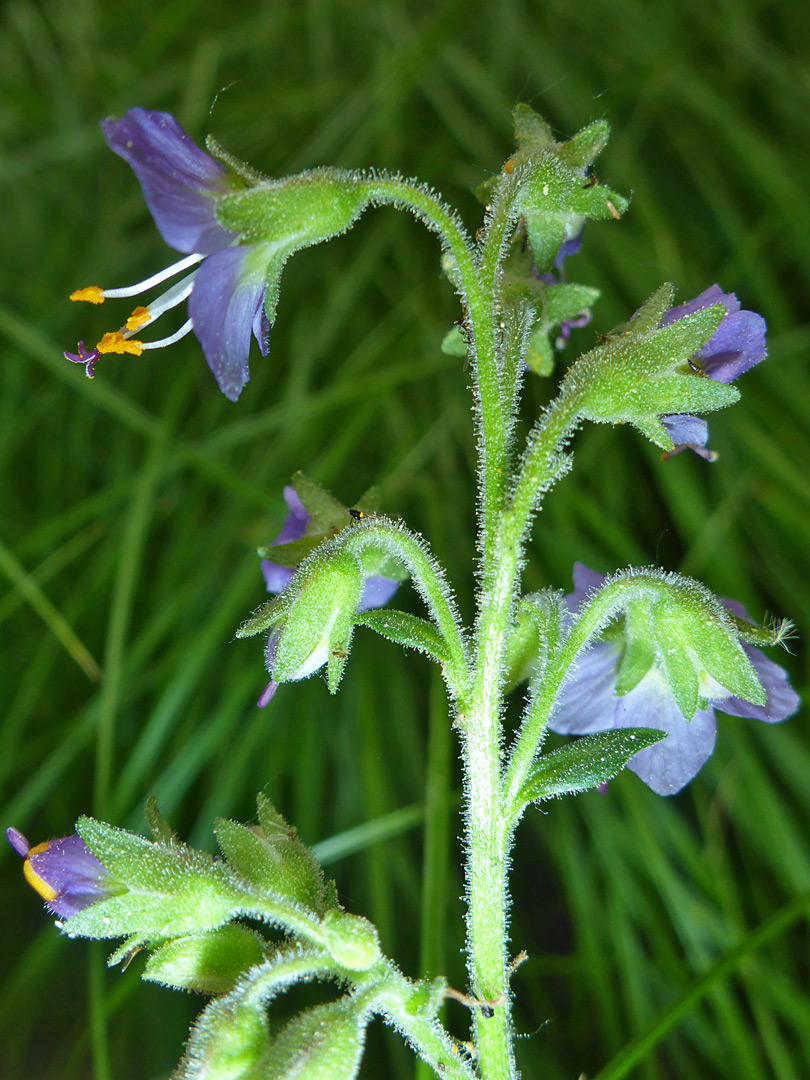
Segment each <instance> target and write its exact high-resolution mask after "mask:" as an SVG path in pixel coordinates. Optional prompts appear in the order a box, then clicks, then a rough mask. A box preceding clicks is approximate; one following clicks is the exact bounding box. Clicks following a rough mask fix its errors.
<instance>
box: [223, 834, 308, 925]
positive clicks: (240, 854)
mask: <svg viewBox="0 0 810 1080" xmlns="http://www.w3.org/2000/svg"><path fill="white" fill-rule="evenodd" d="M214 833H215V834H216V838H217V843H218V844H219V846H220V848H221V850H222V854H223V855H224V856H225V858H226V859H227V861H228V862H229V863H230V865H231V866H232V867H233V868H234V870H236V871H237V872H238V873H239V874H241V875H242V877H244V878H245V879H246V880H247V881H249V882H251V884H253V885H256V886H258V887H259V888H260V889H262V890H265V889H267V890H270V891H272V892H274V893H275V894H276V895H277V896H284V897H288V898H289V899H290V900H293V901H295V902H296V903H299V904H303V905H304V906H305V907H306V908H309V909H310V910H311V911H313V912H314V913H315V914H316V915H318V916H319V917H320V916H321V915H323V913H324V911H325V910H326V909H325V906H324V896H325V892H326V888H325V883H324V878H323V871H322V870H321V868H320V866H319V864H318V862H317V860H316V859H315V856H314V855H313V854H312V852H311V851H310V850H309V848H307V847H306V846H305V845H304V844H303V843H302V842H301V841H300V840H299V839H298V836H297V834H296V832H295V829H291V828H289V826H287V827H286V828H282V827H281V826H280V825H277V826H275V827H273V828H271V829H269V830H267V829H265V828H262V829H261V831H259V830H254V829H251V828H248V827H247V826H246V825H240V824H239V823H238V822H236V821H230V820H228V819H227V818H219V819H217V821H216V822H215V823H214Z"/></svg>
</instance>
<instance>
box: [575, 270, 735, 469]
mask: <svg viewBox="0 0 810 1080" xmlns="http://www.w3.org/2000/svg"><path fill="white" fill-rule="evenodd" d="M672 295H673V294H672V286H669V285H665V286H662V288H661V289H659V290H658V292H657V293H655V294H654V295H653V297H652V298H651V299H650V300H649V301H648V302H647V304H645V305H644V307H643V308H642V309H641V310H640V311H639V312H638V314H637V315H636V316H635V317H634V318H633V319H632V320H631V321H630V322H629V323H628V324H626V326H624V327H620V328H618V329H617V330H615V331H614V332H613V333H612V334H610V335H607V339H606V340H605V341H604V342H603V343H602V344H601V345H599V346H597V347H596V348H595V349H592V350H591V351H590V352H589V353H586V354H585V355H584V356H583V357H582V358H581V359H580V360H579V361H577V363H575V364H574V365H573V367H572V368H571V369H570V371H569V372H568V375H567V376H566V378H565V380H564V383H563V392H564V393H568V394H571V395H576V396H577V398H578V401H579V405H578V412H579V415H580V416H581V417H582V418H583V419H585V420H592V421H593V422H594V423H597V424H622V423H628V424H633V425H634V426H635V427H636V428H638V429H639V431H641V432H642V434H644V435H646V436H647V438H648V439H650V441H651V442H653V443H655V444H656V445H657V446H660V447H661V448H662V449H663V450H672V448H673V445H674V444H673V441H672V438H671V437H670V435H669V433H668V432H667V430H666V429H665V428H664V426H663V424H662V423H661V417H663V416H672V415H674V414H678V413H688V414H690V415H691V414H699V413H705V412H712V411H714V410H715V409H722V408H724V407H725V406H726V405H731V404H733V403H734V402H735V401H737V400H738V399H739V396H740V395H739V391H738V390H737V389H736V388H735V387H733V386H727V385H726V384H725V383H721V382H716V381H715V380H713V379H710V378H707V377H706V376H705V375H704V374H702V373H701V372H700V371H696V370H694V368H693V367H692V366H691V365H690V360H691V358H692V356H694V354H695V353H696V352H698V350H699V349H700V348H701V347H702V346H703V345H705V344H706V342H707V341H708V340H709V339H710V338H711V336H712V335H713V334H714V332H715V330H716V329H717V327H718V326H719V325H720V323H721V321H722V319H723V317H724V315H725V313H726V312H725V308H724V307H723V306H722V305H714V306H712V307H707V308H703V309H702V310H701V311H697V312H695V313H694V314H692V315H687V316H685V317H684V318H681V319H678V320H677V321H675V322H673V323H670V324H669V325H668V326H661V320H662V318H663V315H664V313H665V312H666V311H667V310H668V308H669V307H670V306H671V303H672Z"/></svg>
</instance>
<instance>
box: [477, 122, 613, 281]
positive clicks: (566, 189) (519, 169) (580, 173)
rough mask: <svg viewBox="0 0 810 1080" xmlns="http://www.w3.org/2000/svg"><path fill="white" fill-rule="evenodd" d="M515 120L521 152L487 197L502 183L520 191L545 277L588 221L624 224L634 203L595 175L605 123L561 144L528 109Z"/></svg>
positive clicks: (524, 216) (521, 210)
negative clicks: (617, 220) (613, 220)
mask: <svg viewBox="0 0 810 1080" xmlns="http://www.w3.org/2000/svg"><path fill="white" fill-rule="evenodd" d="M514 119H515V139H516V142H517V150H516V151H515V153H514V154H513V156H512V157H511V158H510V159H509V161H508V162H507V163H506V165H505V166H504V168H503V171H502V172H501V173H500V175H499V176H497V177H495V178H493V180H491V181H489V182H488V183H487V184H485V185H484V187H483V188H482V191H481V194H482V195H483V196H484V197H485V198H488V197H489V195H490V193H491V192H492V191H493V190H494V189H495V188H497V187H498V186H499V185H500V184H502V183H513V184H515V185H516V186H517V193H516V200H515V207H516V209H517V210H518V211H519V213H520V215H521V217H522V219H523V222H524V224H525V231H526V236H527V238H528V243H529V247H530V248H531V253H532V260H533V263H534V266H535V268H536V270H537V271H538V273H540V274H545V273H546V272H548V271H549V270H550V269H551V268H552V266H553V263H554V258H555V256H556V255H557V253H558V251H559V250H560V246H561V245H562V243H563V242H564V241H565V240H571V239H572V238H573V237H575V236H576V235H577V234H578V233H579V232H580V230H581V229H582V226H583V225H584V223H585V222H586V221H588V220H599V219H603V220H604V219H607V218H618V217H620V216H621V215H622V214H623V213H624V211H625V210H626V209H627V207H628V205H629V203H628V200H627V199H625V198H624V197H623V196H621V195H619V194H618V193H617V192H615V191H613V190H612V189H611V188H609V187H606V186H605V185H604V184H600V183H599V181H598V179H597V177H596V176H595V175H589V169H590V166H591V165H592V164H593V162H594V160H595V159H596V157H597V155H598V154H599V153H600V152H601V151H602V149H603V148H604V146H605V145H606V143H607V140H608V136H609V134H610V129H609V127H608V125H607V123H606V122H605V121H603V120H598V121H596V122H595V123H593V124H590V125H589V126H588V127H586V128H583V129H582V131H580V132H578V133H577V134H576V135H574V136H573V138H571V139H569V140H568V141H567V142H559V141H557V140H555V139H554V137H553V134H552V131H551V128H550V127H549V126H548V124H546V123H545V121H544V120H542V119H541V118H540V117H539V116H538V115H537V114H536V113H534V112H533V111H532V110H531V109H530V108H529V106H528V105H519V106H518V107H517V109H516V110H515V113H514Z"/></svg>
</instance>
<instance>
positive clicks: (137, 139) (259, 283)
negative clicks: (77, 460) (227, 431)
mask: <svg viewBox="0 0 810 1080" xmlns="http://www.w3.org/2000/svg"><path fill="white" fill-rule="evenodd" d="M101 126H102V130H103V132H104V137H105V138H106V140H107V145H108V146H109V147H110V149H111V150H112V151H114V153H116V154H118V155H119V157H122V158H123V159H124V161H126V162H127V164H129V165H130V166H131V168H132V170H133V172H134V173H135V175H136V176H137V178H138V180H139V181H140V185H141V188H142V190H143V194H144V198H145V199H146V203H147V206H148V207H149V210H150V212H151V214H152V217H153V218H154V220H155V224H156V225H157V227H158V230H159V232H160V234H161V236H162V237H163V239H164V240H165V241H166V243H167V244H168V245H169V246H170V247H173V248H174V249H175V250H176V251H179V252H182V253H184V255H185V256H186V257H185V258H182V259H180V260H179V261H178V262H176V263H173V264H172V265H171V266H169V267H167V268H166V269H165V270H162V271H160V272H159V273H157V274H152V275H151V276H150V277H148V278H146V280H145V281H141V282H138V283H137V284H136V285H131V286H127V287H125V288H120V289H100V288H97V287H96V286H91V287H90V288H85V289H79V290H77V291H76V292H74V293H73V294H72V295H71V300H83V301H87V302H89V303H92V304H101V303H103V302H104V301H105V300H110V299H118V298H124V297H130V296H138V295H140V294H142V293H145V292H149V291H150V290H152V289H155V288H157V287H158V286H160V285H162V284H164V283H165V282H167V281H170V280H172V279H174V278H179V280H177V281H176V282H175V283H174V284H173V285H171V286H170V287H169V288H168V289H167V290H166V291H165V292H164V293H162V294H161V295H160V296H159V297H158V298H157V299H156V300H154V301H152V302H151V303H150V304H149V305H148V306H146V307H136V308H135V309H134V310H133V311H132V313H131V314H130V316H129V318H127V319H126V320H125V322H124V323H123V325H122V326H121V327H120V328H119V329H118V330H115V331H112V332H111V333H107V334H104V336H103V337H102V338H101V339H100V341H98V342H97V344H96V345H95V347H94V348H92V349H88V348H86V346H85V344H84V342H79V351H78V353H65V356H66V358H67V359H68V360H71V361H73V362H74V363H81V364H84V366H85V371H86V373H87V375H88V376H89V377H90V378H92V377H93V374H94V366H95V364H96V363H97V362H98V360H99V358H100V357H101V356H103V355H105V354H107V353H126V354H130V355H133V356H140V355H141V353H142V352H144V351H147V350H150V349H162V348H165V347H166V346H168V345H173V344H174V343H175V342H176V341H179V340H180V339H181V338H183V337H185V335H186V334H188V333H189V332H190V331H193V332H194V334H195V335H196V337H197V339H198V340H199V342H200V344H201V345H202V349H203V353H204V354H205V358H206V360H207V362H208V366H209V367H210V369H211V371H212V372H213V375H214V378H215V379H216V381H217V384H218V385H219V388H220V390H222V392H223V393H224V394H225V396H226V397H228V398H230V400H231V401H235V400H236V399H237V398H238V397H239V394H240V393H241V391H242V387H243V386H244V385H245V383H246V382H247V380H248V377H249V376H248V353H249V351H250V339H251V334H252V335H253V336H254V337H255V338H256V341H257V343H258V345H259V350H260V352H261V353H262V355H266V354H267V331H268V320H267V317H266V315H265V313H264V299H265V292H266V282H265V278H266V274H265V263H266V258H264V257H263V254H262V252H261V250H260V249H258V248H257V247H256V246H252V245H250V244H244V243H240V235H239V233H237V232H233V231H231V230H229V229H225V228H223V227H222V226H221V225H220V224H219V222H218V221H217V218H216V208H217V205H218V203H219V202H220V201H221V200H222V199H223V198H224V197H225V196H228V195H232V194H234V193H235V192H238V191H240V190H242V189H243V188H244V187H245V183H244V181H243V180H242V179H241V177H239V176H238V175H237V174H236V173H235V172H234V171H233V170H231V169H229V168H227V167H226V166H225V165H223V164H222V163H221V162H219V161H215V160H214V158H212V157H210V156H209V155H208V154H206V153H205V152H204V151H202V150H200V148H199V147H198V146H196V145H195V144H194V143H193V142H192V140H191V139H190V138H189V136H188V135H187V134H186V133H185V131H183V129H182V128H181V127H180V125H179V124H178V123H177V121H176V120H175V119H174V117H173V116H170V115H169V114H168V113H163V112H151V111H149V110H148V109H141V108H135V109H130V110H129V112H128V113H126V115H125V116H124V117H122V119H120V120H105V121H104V123H103V124H102V125H101ZM184 302H187V307H188V318H187V319H186V321H185V322H184V323H183V325H182V326H181V327H180V328H179V329H178V330H176V331H175V332H174V333H172V334H169V335H168V336H167V337H164V338H160V339H159V340H154V341H145V340H143V339H142V338H141V333H142V331H143V330H145V329H146V328H147V327H148V326H151V324H152V323H154V322H156V321H157V319H158V318H160V316H161V315H163V314H165V313H166V312H168V311H170V310H172V309H173V308H175V307H178V306H179V305H181V304H183V303H184Z"/></svg>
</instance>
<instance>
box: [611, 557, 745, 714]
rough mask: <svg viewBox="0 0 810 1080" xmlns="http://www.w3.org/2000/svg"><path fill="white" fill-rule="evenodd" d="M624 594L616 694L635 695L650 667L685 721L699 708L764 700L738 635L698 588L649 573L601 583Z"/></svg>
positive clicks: (680, 579)
mask: <svg viewBox="0 0 810 1080" xmlns="http://www.w3.org/2000/svg"><path fill="white" fill-rule="evenodd" d="M617 583H622V585H623V586H627V587H628V588H627V592H626V594H625V595H624V596H623V598H622V600H621V604H620V608H621V610H622V611H623V614H624V624H623V628H622V635H623V639H624V652H623V657H622V662H621V666H620V668H619V674H618V678H617V684H616V689H617V692H618V693H619V694H626V693H629V692H630V691H631V690H633V689H634V688H635V687H636V686H637V685H638V684H639V683H640V682H641V680H642V679H643V678H644V676H645V675H646V674H647V672H648V671H649V670H650V669H651V667H652V666H653V665H655V666H656V668H657V669H658V670H659V671H660V672H661V673H662V674H663V675H664V677H665V678H666V680H667V682H668V683H669V686H670V689H671V690H672V693H673V696H674V697H675V700H676V702H677V704H678V708H679V709H680V711H681V713H682V714H683V716H684V717H685V718H686V719H687V720H691V718H692V717H693V716H694V714H695V712H696V710H697V709H698V707H699V705H700V702H701V700H704V701H705V700H707V699H709V700H722V698H724V697H730V696H733V697H739V698H742V699H743V700H745V701H751V702H754V703H755V704H758V705H764V704H765V694H764V691H763V689H762V685H761V683H760V681H759V678H758V677H757V674H756V672H755V671H754V668H753V667H752V665H751V661H750V660H749V659H748V656H747V655H746V653H745V651H744V649H743V648H742V645H741V644H740V635H739V632H738V631H737V628H736V626H735V624H734V622H733V620H732V618H731V617H730V616H729V614H728V612H727V611H726V610H725V608H724V607H723V605H722V604H721V603H720V601H719V600H718V599H717V598H716V597H715V596H713V595H712V594H711V593H710V592H709V591H708V590H707V589H706V588H705V587H704V586H703V585H701V584H700V583H699V582H697V581H692V580H690V579H689V578H683V577H680V576H678V575H676V574H664V573H663V572H662V571H659V570H653V569H642V570H633V571H629V572H627V573H625V574H622V575H618V576H617V577H616V578H614V579H613V580H612V582H606V583H605V585H604V586H603V590H605V591H607V590H609V589H611V588H612V587H614V586H615V585H616V584H617Z"/></svg>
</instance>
